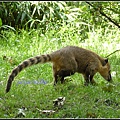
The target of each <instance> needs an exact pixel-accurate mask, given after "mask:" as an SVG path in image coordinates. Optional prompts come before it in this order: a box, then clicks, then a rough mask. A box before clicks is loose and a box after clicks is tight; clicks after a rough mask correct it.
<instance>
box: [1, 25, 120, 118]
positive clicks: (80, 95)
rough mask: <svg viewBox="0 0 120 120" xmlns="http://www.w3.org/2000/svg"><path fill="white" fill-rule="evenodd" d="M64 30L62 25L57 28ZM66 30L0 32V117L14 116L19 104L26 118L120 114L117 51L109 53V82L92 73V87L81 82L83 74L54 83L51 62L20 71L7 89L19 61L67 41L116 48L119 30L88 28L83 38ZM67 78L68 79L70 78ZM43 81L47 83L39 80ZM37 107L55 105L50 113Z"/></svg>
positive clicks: (99, 48) (108, 50)
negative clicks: (58, 104)
mask: <svg viewBox="0 0 120 120" xmlns="http://www.w3.org/2000/svg"><path fill="white" fill-rule="evenodd" d="M61 31H62V27H61ZM67 31H68V32H67V33H65V34H63V33H62V34H61V33H60V32H58V33H57V32H56V31H54V30H51V31H48V32H46V34H45V35H42V34H40V31H39V30H31V31H29V32H28V31H24V30H22V31H21V32H20V33H19V34H18V33H13V32H11V31H10V32H9V31H4V34H3V35H4V36H5V38H6V39H3V38H1V41H0V55H1V56H0V66H1V69H0V118H14V117H15V116H16V115H17V114H18V109H20V108H25V111H24V113H25V114H26V116H25V118H119V117H120V84H119V82H120V73H119V71H120V57H119V55H120V53H119V52H118V53H115V54H113V55H112V56H110V58H109V61H110V63H111V72H112V77H113V81H114V83H113V84H110V83H108V82H106V81H105V80H104V79H103V78H102V77H101V76H100V75H99V74H96V75H95V81H96V82H97V83H98V85H96V86H92V85H89V86H86V87H85V86H84V85H83V83H84V80H83V77H82V75H80V74H78V73H76V74H75V75H72V76H70V77H68V78H67V79H68V81H66V83H65V84H60V83H58V85H57V86H56V87H53V76H52V65H51V64H50V63H46V64H38V65H34V66H31V67H29V68H26V69H25V70H23V71H22V72H21V73H20V74H19V75H18V76H17V77H16V78H15V80H14V81H13V84H12V87H11V90H10V92H9V93H8V94H5V87H6V83H7V78H8V76H9V75H10V73H11V71H12V69H13V68H14V67H15V66H17V65H18V64H19V63H20V62H22V61H23V60H25V59H27V58H29V57H32V56H36V55H40V54H46V53H50V52H52V51H54V50H57V49H59V48H62V47H64V46H67V45H76V46H79V47H84V48H87V49H91V50H93V51H95V52H96V53H98V54H99V55H100V56H102V57H104V56H106V55H108V54H110V53H111V52H113V51H114V50H116V49H118V48H119V47H120V42H119V41H120V39H119V38H120V37H119V34H120V33H119V31H117V30H116V31H117V32H115V30H113V31H112V30H111V31H110V30H109V31H110V32H108V30H106V32H104V35H103V34H102V30H101V29H98V30H96V31H92V30H91V31H90V32H89V33H88V38H87V39H85V40H83V41H81V35H80V34H74V36H73V33H72V32H71V31H69V29H68V30H67ZM70 79H71V81H70ZM41 80H43V81H44V82H45V84H43V81H42V82H41ZM59 96H62V97H65V98H66V100H65V104H64V105H63V106H62V107H61V108H55V107H53V100H54V99H56V98H57V97H59ZM38 109H40V110H55V111H56V112H55V113H54V114H50V115H47V114H42V113H41V112H40V111H38Z"/></svg>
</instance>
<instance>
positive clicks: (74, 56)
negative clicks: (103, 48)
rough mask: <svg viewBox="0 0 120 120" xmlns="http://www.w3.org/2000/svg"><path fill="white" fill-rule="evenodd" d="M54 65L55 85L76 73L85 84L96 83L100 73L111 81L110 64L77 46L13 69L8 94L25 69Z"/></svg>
mask: <svg viewBox="0 0 120 120" xmlns="http://www.w3.org/2000/svg"><path fill="white" fill-rule="evenodd" d="M46 62H52V63H53V76H54V85H56V83H57V82H58V80H60V81H61V83H63V82H64V77H66V76H70V75H73V74H74V73H75V72H78V73H81V74H83V76H84V79H85V84H86V85H87V84H88V83H94V80H93V76H94V75H95V74H96V73H97V72H99V73H100V75H101V76H102V77H103V78H104V79H106V80H107V81H111V74H110V64H109V62H108V59H104V58H102V57H100V56H99V55H97V54H96V53H94V52H92V51H90V50H86V49H84V48H80V47H76V46H67V47H64V48H62V49H60V50H57V51H55V52H52V53H51V54H47V55H41V56H36V57H33V58H29V59H28V60H25V61H23V62H22V63H21V64H19V65H18V66H17V67H16V68H14V69H13V71H12V73H11V75H10V76H9V78H8V82H7V87H6V92H9V90H10V87H11V84H12V81H13V80H14V77H15V76H17V74H18V73H19V72H20V71H22V70H23V69H24V68H26V67H28V66H31V65H34V64H38V63H46Z"/></svg>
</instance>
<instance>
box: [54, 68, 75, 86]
mask: <svg viewBox="0 0 120 120" xmlns="http://www.w3.org/2000/svg"><path fill="white" fill-rule="evenodd" d="M74 73H75V72H73V71H72V70H63V69H62V70H59V71H58V72H54V85H56V84H57V82H58V80H60V81H61V83H64V78H65V77H66V76H70V75H73V74H74Z"/></svg>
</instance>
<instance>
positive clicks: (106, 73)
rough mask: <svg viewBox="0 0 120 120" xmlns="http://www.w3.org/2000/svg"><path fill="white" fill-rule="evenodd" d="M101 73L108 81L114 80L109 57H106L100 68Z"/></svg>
mask: <svg viewBox="0 0 120 120" xmlns="http://www.w3.org/2000/svg"><path fill="white" fill-rule="evenodd" d="M99 73H100V74H101V76H102V77H103V78H104V79H105V80H107V81H109V82H110V81H112V77H111V70H110V64H109V62H108V59H104V62H103V64H102V66H101V68H100V71H99Z"/></svg>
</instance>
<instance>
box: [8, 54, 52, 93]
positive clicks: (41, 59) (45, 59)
mask: <svg viewBox="0 0 120 120" xmlns="http://www.w3.org/2000/svg"><path fill="white" fill-rule="evenodd" d="M49 61H51V57H50V55H49V54H47V55H41V56H36V57H33V58H29V59H28V60H25V61H23V62H22V63H21V64H19V65H18V66H17V67H16V68H14V69H13V71H12V73H11V74H10V76H9V78H8V81H7V86H6V93H7V92H9V90H10V88H11V84H12V81H13V80H14V78H15V76H17V75H18V73H19V72H21V71H22V70H23V69H25V68H26V67H28V66H31V65H34V64H38V63H46V62H49Z"/></svg>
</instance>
